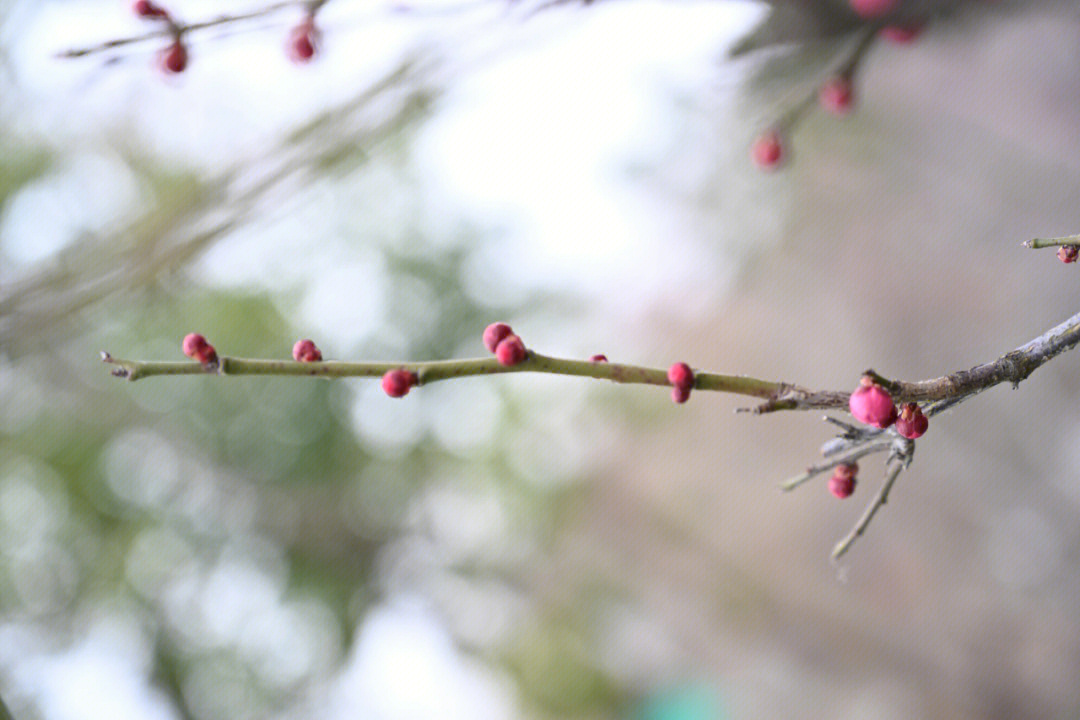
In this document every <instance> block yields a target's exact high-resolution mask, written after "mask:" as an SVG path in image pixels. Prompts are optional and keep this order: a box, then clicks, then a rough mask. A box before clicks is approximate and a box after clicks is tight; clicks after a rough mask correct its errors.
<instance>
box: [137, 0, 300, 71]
mask: <svg viewBox="0 0 1080 720" xmlns="http://www.w3.org/2000/svg"><path fill="white" fill-rule="evenodd" d="M131 11H132V12H133V13H135V15H137V16H138V17H140V18H143V19H144V20H156V21H159V22H162V23H164V24H165V26H167V28H168V30H169V32H170V34H171V35H172V43H171V44H169V45H168V46H167V47H165V48H163V49H161V50H160V51H159V52H158V54H157V64H158V67H160V68H161V70H162V72H164V73H166V74H169V75H176V74H178V73H182V72H184V70H186V69H187V65H188V50H187V46H186V45H185V44H184V41H183V34H184V30H185V27H184V26H183V25H182V24H181V23H178V22H177V21H176V20H175V19H174V18H173V16H172V14H170V13H169V11H168V10H167V9H166V8H163V7H161V6H160V5H157V4H156V3H154V2H153V1H152V0H135V2H134V3H132V5H131ZM320 37H321V35H320V33H319V29H318V27H316V25H315V16H314V11H310V12H309V13H308V14H307V15H306V16H305V17H304V19H303V20H302V21H300V23H299V24H298V25H296V26H295V27H293V28H292V29H291V30H289V34H288V38H287V41H286V44H285V52H286V54H287V55H288V56H289V58H290V59H291V60H292V61H293V62H297V63H306V62H308V61H310V60H311V59H312V58H314V57H315V53H316V51H317V50H318V47H319V40H320Z"/></svg>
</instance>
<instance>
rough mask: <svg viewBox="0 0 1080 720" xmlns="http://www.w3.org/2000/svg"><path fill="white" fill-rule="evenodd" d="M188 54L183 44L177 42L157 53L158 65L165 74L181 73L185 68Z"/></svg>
mask: <svg viewBox="0 0 1080 720" xmlns="http://www.w3.org/2000/svg"><path fill="white" fill-rule="evenodd" d="M187 62H188V54H187V48H186V47H184V43H182V42H180V41H179V40H177V41H176V42H174V43H173V44H172V45H170V46H169V47H167V48H165V49H164V50H162V51H161V52H160V53H158V64H159V65H161V69H162V70H164V71H165V72H167V73H172V74H174V75H175V74H176V73H182V72H184V69H185V68H187Z"/></svg>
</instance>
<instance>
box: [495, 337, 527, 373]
mask: <svg viewBox="0 0 1080 720" xmlns="http://www.w3.org/2000/svg"><path fill="white" fill-rule="evenodd" d="M526 355H528V351H527V350H526V349H525V343H524V342H522V341H521V338H519V337H518V336H517V335H507V336H506V337H504V338H503V339H502V340H500V341H499V344H498V345H496V346H495V359H496V360H498V361H499V364H500V365H506V366H513V365H517V364H518V363H520V362H523V361H524V360H525V356H526Z"/></svg>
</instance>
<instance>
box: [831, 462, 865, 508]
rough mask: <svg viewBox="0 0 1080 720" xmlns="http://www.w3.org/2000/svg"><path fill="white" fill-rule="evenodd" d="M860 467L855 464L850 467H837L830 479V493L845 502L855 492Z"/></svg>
mask: <svg viewBox="0 0 1080 720" xmlns="http://www.w3.org/2000/svg"><path fill="white" fill-rule="evenodd" d="M858 471H859V466H858V465H856V464H855V463H851V464H849V465H837V466H836V469H835V470H833V474H832V477H830V478H829V492H831V493H832V494H833V495H835V496H836V497H838V498H840V499H841V500H843V499H844V498H846V497H849V496H850V495H851V493H853V492H855V474H856V473H857V472H858Z"/></svg>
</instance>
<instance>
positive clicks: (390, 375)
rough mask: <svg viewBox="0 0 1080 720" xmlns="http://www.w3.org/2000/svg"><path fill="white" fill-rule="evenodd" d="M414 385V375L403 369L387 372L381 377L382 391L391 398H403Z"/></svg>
mask: <svg viewBox="0 0 1080 720" xmlns="http://www.w3.org/2000/svg"><path fill="white" fill-rule="evenodd" d="M415 384H416V375H414V374H413V373H411V372H409V371H408V370H406V369H404V368H397V369H396V370H389V371H387V373H386V374H385V375H383V377H382V389H383V392H385V393H386V394H387V395H389V396H390V397H392V398H399V397H405V396H406V395H408V394H409V389H410V388H412V386H413V385H415Z"/></svg>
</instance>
